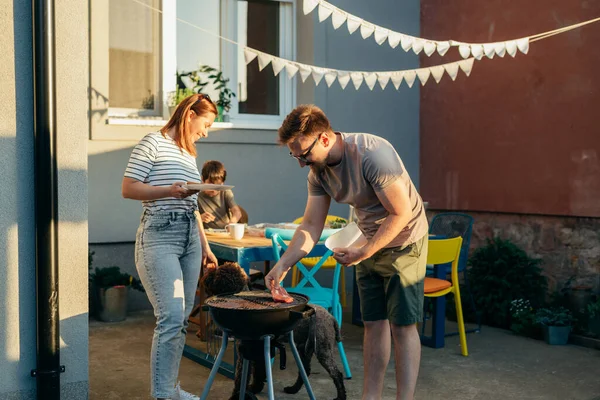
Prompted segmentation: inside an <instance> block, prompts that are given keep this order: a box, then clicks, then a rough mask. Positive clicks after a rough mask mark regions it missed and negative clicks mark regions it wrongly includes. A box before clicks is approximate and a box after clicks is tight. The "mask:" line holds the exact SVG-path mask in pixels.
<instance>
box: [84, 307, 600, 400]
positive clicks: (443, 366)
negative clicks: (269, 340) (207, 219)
mask: <svg viewBox="0 0 600 400" xmlns="http://www.w3.org/2000/svg"><path fill="white" fill-rule="evenodd" d="M344 317H345V318H346V320H347V321H349V320H350V318H349V317H350V316H349V315H345V316H344ZM193 328H195V327H193ZM153 329H154V317H153V315H152V313H151V312H147V311H143V312H137V313H133V314H130V315H129V316H128V319H127V320H126V321H124V322H120V323H102V322H97V321H94V320H90V355H89V366H90V399H91V400H113V399H115V400H116V399H128V400H133V399H150V395H149V362H150V344H151V340H152V331H153ZM447 329H452V330H455V325H454V324H452V323H448V327H447ZM192 330H193V329H192ZM362 334H363V329H362V328H361V327H357V326H354V325H351V324H347V323H344V325H343V335H344V346H345V348H346V353H347V356H348V360H349V363H350V365H351V368H352V374H353V378H352V380H346V381H345V383H346V390H347V392H348V399H360V394H361V390H362V374H363V369H362V350H361V348H362V345H361V342H362ZM198 341H199V339H197V338H196V337H195V336H194V335H193V332H190V334H189V335H188V343H192V344H194V346H198V345H201V346H203V347H204V343H203V342H200V343H198ZM467 341H468V346H469V357H462V356H461V355H460V348H459V342H458V337H457V336H454V337H448V338H446V347H445V348H443V349H431V348H428V347H423V350H422V359H421V369H420V374H419V381H418V385H417V394H416V398H418V399H427V400H429V399H431V400H435V399H444V400H445V399H485V400H493V399H532V400H533V399H540V400H542V399H544V400H546V399H561V400H562V399H580V400H600V374H599V372H600V351H598V350H593V349H588V348H584V347H578V346H572V345H568V346H549V345H546V344H545V343H544V342H542V341H537V340H533V339H527V338H523V337H518V336H515V335H513V334H511V333H510V332H508V331H504V330H500V329H495V328H489V327H484V328H483V331H482V333H480V334H469V335H468V336H467ZM194 342H195V343H194ZM340 369H341V365H340ZM208 373H209V371H208V369H206V368H205V367H203V366H200V365H199V364H196V363H194V362H193V361H190V360H189V359H186V358H184V359H183V360H182V363H181V368H180V380H181V383H182V387H183V388H184V389H186V390H187V391H189V392H192V393H195V394H198V395H199V394H200V392H201V391H202V389H203V387H204V382H205V381H206V379H207V377H208ZM296 373H297V370H296V367H295V365H294V363H293V358H292V357H291V354H290V355H289V356H288V368H287V369H286V370H285V371H280V370H278V369H274V370H273V374H274V380H275V396H276V398H278V399H292V398H294V399H305V398H308V396H307V394H306V391H304V389H303V390H301V391H300V392H299V393H298V394H296V395H286V394H285V393H283V391H282V388H283V387H284V386H286V385H289V384H291V383H292V382H293V381H294V379H295V377H296ZM310 382H311V385H312V386H313V389H314V391H315V395H316V398H317V399H332V398H334V397H335V388H334V386H333V383H332V381H331V380H330V378H329V376H328V375H327V373H326V372H325V371H324V370H323V369H322V367H321V366H320V365H319V364H318V363H317V362H316V359H313V374H312V375H311V376H310ZM232 385H233V381H231V380H230V379H227V378H225V377H223V376H221V375H217V379H215V382H214V384H213V386H212V389H211V395H210V397H209V398H210V399H228V398H229V395H230V393H231V389H232ZM259 398H260V399H266V398H267V397H266V395H264V393H263V394H262V395H261V396H260V397H259ZM382 398H383V399H395V379H394V368H393V361H392V362H390V366H389V368H388V370H387V372H386V377H385V389H384V393H383V397H382Z"/></svg>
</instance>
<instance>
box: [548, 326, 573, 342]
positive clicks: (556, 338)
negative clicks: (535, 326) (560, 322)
mask: <svg viewBox="0 0 600 400" xmlns="http://www.w3.org/2000/svg"><path fill="white" fill-rule="evenodd" d="M542 332H543V334H544V340H545V341H546V343H548V344H552V345H565V344H567V342H568V341H569V334H570V333H571V327H570V326H548V325H542Z"/></svg>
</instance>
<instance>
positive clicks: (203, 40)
mask: <svg viewBox="0 0 600 400" xmlns="http://www.w3.org/2000/svg"><path fill="white" fill-rule="evenodd" d="M142 1H143V2H144V3H145V4H146V5H147V7H146V6H143V5H141V4H138V3H137V2H133V1H129V0H127V1H124V0H109V1H106V0H91V3H90V4H91V7H90V14H91V17H92V21H91V32H90V33H91V57H90V58H91V65H90V68H91V77H92V80H91V97H92V100H91V107H92V110H91V112H92V118H93V121H92V137H94V136H95V135H96V137H102V138H120V137H121V136H120V135H122V134H121V133H116V130H114V129H112V130H111V129H108V128H106V125H107V123H108V125H152V124H154V125H156V126H161V124H162V123H164V120H165V119H168V118H169V116H170V110H169V107H168V105H169V104H168V100H169V98H170V97H171V93H173V91H174V90H175V88H176V74H177V72H178V71H193V70H196V69H198V67H199V65H209V66H212V67H216V68H220V69H221V70H222V72H223V75H224V77H226V78H229V82H228V87H229V88H230V89H231V90H233V91H234V92H235V94H236V97H234V98H233V99H232V104H231V109H230V110H229V112H228V115H229V117H230V122H231V123H232V125H230V126H232V127H233V128H236V127H239V128H256V129H276V128H278V127H279V125H280V124H281V120H282V119H283V118H284V117H285V115H286V114H287V113H289V111H291V109H292V108H293V101H294V98H295V87H294V84H293V83H294V80H290V79H288V77H287V75H286V74H285V71H282V72H281V73H280V74H279V75H278V76H277V77H275V76H274V75H273V72H272V68H271V66H267V67H266V68H265V69H264V70H263V71H259V70H258V64H257V61H253V62H252V63H251V64H250V65H248V66H246V64H245V62H244V56H243V46H249V47H252V48H255V49H257V50H261V51H264V52H267V53H269V54H272V55H275V56H280V57H283V58H287V59H293V58H294V54H295V40H294V35H293V33H294V31H295V28H294V24H293V21H294V13H295V11H294V7H295V4H294V1H295V0H202V1H201V2H198V0H177V1H174V0H142ZM179 20H182V21H185V22H188V23H184V22H182V21H179ZM194 26H196V27H199V28H201V29H198V28H196V27H194ZM107 28H108V29H107ZM208 32H210V33H214V34H216V35H221V36H223V37H225V38H228V39H230V40H233V41H236V42H238V43H239V44H240V46H236V45H234V44H232V43H230V42H228V41H227V40H222V39H219V38H218V37H215V36H214V35H211V34H210V33H208ZM210 86H211V85H208V86H207V87H206V89H203V91H204V92H206V93H208V94H209V95H210V96H211V97H212V98H213V99H218V98H219V96H218V92H217V91H215V90H211V89H209V88H210ZM132 118H133V119H132ZM154 125H153V126H154ZM109 131H110V132H109Z"/></svg>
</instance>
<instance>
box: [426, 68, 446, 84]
mask: <svg viewBox="0 0 600 400" xmlns="http://www.w3.org/2000/svg"><path fill="white" fill-rule="evenodd" d="M429 71H431V75H432V76H433V79H435V82H436V83H440V81H441V80H442V77H443V76H444V71H445V70H444V67H442V66H441V65H438V66H435V67H431V68H429Z"/></svg>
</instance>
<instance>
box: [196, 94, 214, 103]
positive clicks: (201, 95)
mask: <svg viewBox="0 0 600 400" xmlns="http://www.w3.org/2000/svg"><path fill="white" fill-rule="evenodd" d="M202 99H206V100H208V101H210V102H211V103H212V102H213V101H212V100H211V99H210V96H209V95H207V94H204V93H198V100H196V102H195V103H194V105H196V104H198V103H199V102H201V101H202Z"/></svg>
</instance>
